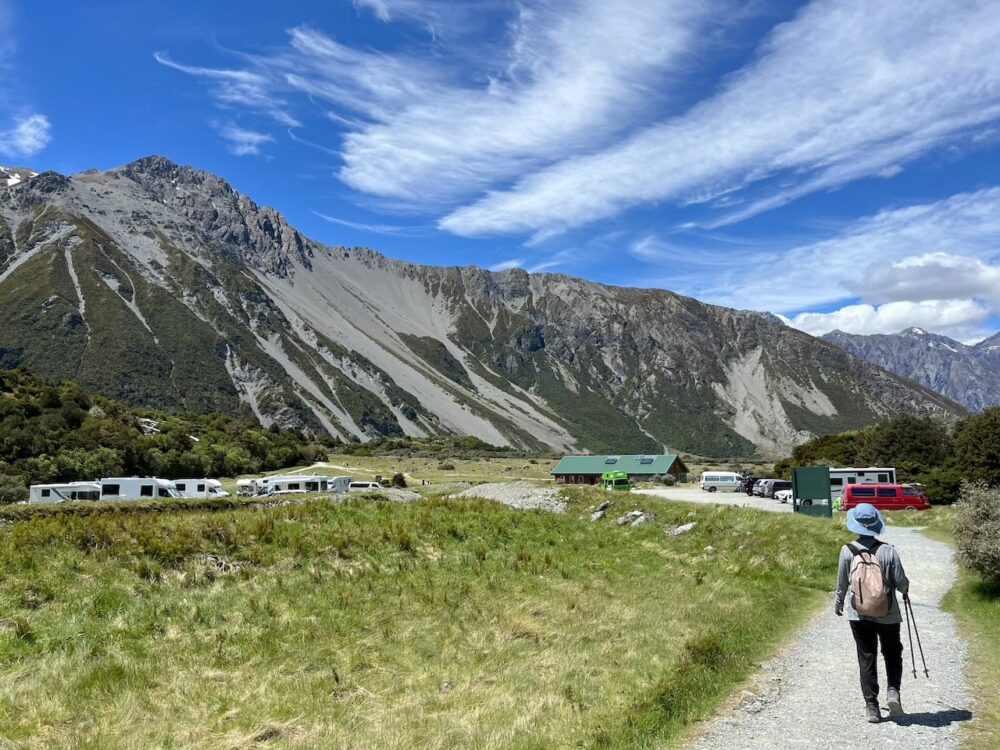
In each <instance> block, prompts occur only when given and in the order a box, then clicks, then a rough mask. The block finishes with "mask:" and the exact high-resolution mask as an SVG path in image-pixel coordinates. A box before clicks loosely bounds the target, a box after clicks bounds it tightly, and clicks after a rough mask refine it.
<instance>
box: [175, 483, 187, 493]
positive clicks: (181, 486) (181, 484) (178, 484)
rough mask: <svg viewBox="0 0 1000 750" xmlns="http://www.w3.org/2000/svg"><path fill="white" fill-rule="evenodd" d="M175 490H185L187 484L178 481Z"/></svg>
mask: <svg viewBox="0 0 1000 750" xmlns="http://www.w3.org/2000/svg"><path fill="white" fill-rule="evenodd" d="M177 491H178V492H187V485H186V484H184V482H178V483H177Z"/></svg>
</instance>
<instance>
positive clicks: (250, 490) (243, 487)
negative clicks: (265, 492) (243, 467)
mask: <svg viewBox="0 0 1000 750" xmlns="http://www.w3.org/2000/svg"><path fill="white" fill-rule="evenodd" d="M236 494H237V495H238V496H239V497H253V496H254V495H256V494H257V480H256V479H237V480H236Z"/></svg>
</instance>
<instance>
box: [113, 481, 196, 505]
mask: <svg viewBox="0 0 1000 750" xmlns="http://www.w3.org/2000/svg"><path fill="white" fill-rule="evenodd" d="M179 497H180V495H178V494H177V487H176V486H175V485H174V483H173V482H171V481H170V480H169V479H158V478H157V477H110V478H108V479H102V480H101V500H157V499H159V500H163V499H168V498H179Z"/></svg>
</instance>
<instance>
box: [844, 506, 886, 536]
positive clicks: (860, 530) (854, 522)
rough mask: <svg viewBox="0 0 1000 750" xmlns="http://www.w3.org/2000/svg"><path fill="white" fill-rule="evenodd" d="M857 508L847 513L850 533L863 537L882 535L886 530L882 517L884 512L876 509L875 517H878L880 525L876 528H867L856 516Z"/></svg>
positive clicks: (875, 526) (876, 525)
mask: <svg viewBox="0 0 1000 750" xmlns="http://www.w3.org/2000/svg"><path fill="white" fill-rule="evenodd" d="M855 510H856V508H851V510H850V511H849V512H848V513H847V529H848V531H853V532H854V533H855V534H859V535H861V536H878V535H879V534H881V533H882V529H884V528H885V519H884V518H883V517H882V512H881V511H880V510H879V509H878V508H876V509H875V515H877V516H878V523H877V524H875V525H874V526H865V525H864V524H863V523H861V522H860V521H858V519H857V518H856V517H855V515H854V511H855Z"/></svg>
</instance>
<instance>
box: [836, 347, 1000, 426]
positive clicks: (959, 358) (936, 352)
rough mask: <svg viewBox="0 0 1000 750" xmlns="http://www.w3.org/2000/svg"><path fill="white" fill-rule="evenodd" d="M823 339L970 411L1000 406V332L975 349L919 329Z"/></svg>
mask: <svg viewBox="0 0 1000 750" xmlns="http://www.w3.org/2000/svg"><path fill="white" fill-rule="evenodd" d="M823 338H824V339H825V340H826V341H829V342H831V343H833V344H836V345H837V346H840V347H843V348H844V349H846V350H847V351H849V352H850V353H851V354H854V355H855V356H858V357H861V358H862V359H866V360H868V361H869V362H873V363H875V364H877V365H879V366H880V367H884V368H885V369H887V370H889V371H890V372H894V373H896V374H897V375H902V376H903V377H906V378H912V379H913V380H915V381H917V382H918V383H920V384H921V385H924V386H926V387H927V388H930V389H931V390H934V391H937V392H938V393H941V394H943V395H945V396H947V397H948V398H950V399H952V400H953V401H957V402H958V403H960V404H962V405H963V406H965V407H966V408H967V409H971V410H972V411H981V410H982V409H985V408H987V407H989V406H998V405H1000V333H998V334H996V335H995V336H992V337H991V338H988V339H986V340H985V341H982V342H980V343H978V344H976V345H975V346H967V345H966V344H962V343H961V342H959V341H955V340H954V339H950V338H948V337H947V336H941V335H938V334H935V333H928V332H927V331H924V330H923V329H920V328H907V329H906V330H905V331H900V332H899V333H892V334H876V335H872V336H861V335H858V334H850V333H844V332H843V331H832V332H830V333H828V334H826V335H825V336H823Z"/></svg>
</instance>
